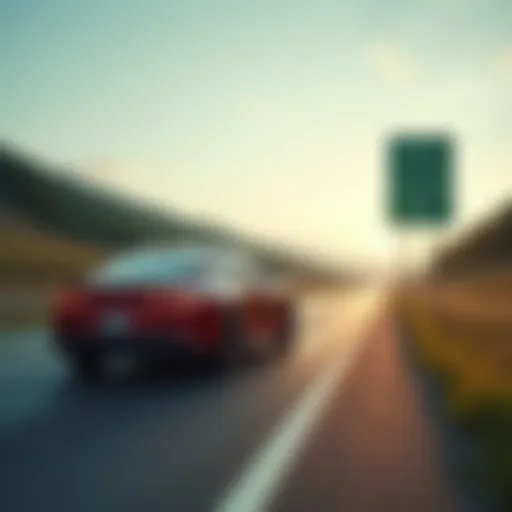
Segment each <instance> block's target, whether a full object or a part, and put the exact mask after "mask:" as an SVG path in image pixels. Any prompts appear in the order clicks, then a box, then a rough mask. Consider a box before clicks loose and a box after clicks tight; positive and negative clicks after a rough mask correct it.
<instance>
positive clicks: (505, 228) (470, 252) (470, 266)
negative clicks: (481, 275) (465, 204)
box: [434, 201, 512, 275]
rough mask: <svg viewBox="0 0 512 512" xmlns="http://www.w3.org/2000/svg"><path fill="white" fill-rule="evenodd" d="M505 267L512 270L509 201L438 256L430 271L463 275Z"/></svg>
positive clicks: (511, 202) (510, 210) (511, 224)
mask: <svg viewBox="0 0 512 512" xmlns="http://www.w3.org/2000/svg"><path fill="white" fill-rule="evenodd" d="M509 265H510V267H511V268H512V201H510V202H509V203H508V204H506V205H505V206H504V207H502V208H500V209H499V211H498V212H496V213H495V214H494V215H493V216H492V217H490V218H488V219H486V220H485V221H483V222H482V223H480V224H479V225H478V226H476V227H475V228H474V229H472V230H471V231H470V232H469V233H468V234H467V235H466V236H465V237H463V238H462V240H460V241H459V242H458V243H455V244H453V245H452V246H451V247H448V248H446V249H445V250H444V251H443V252H442V253H441V254H440V255H439V256H438V258H437V260H436V262H435V265H434V271H435V272H442V273H443V274H445V275H446V274H449V275H453V274H466V273H468V272H472V271H488V270H492V269H493V268H497V267H500V268H504V267H507V266H509Z"/></svg>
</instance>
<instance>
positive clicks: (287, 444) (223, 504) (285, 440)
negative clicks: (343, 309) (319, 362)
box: [213, 325, 364, 512]
mask: <svg viewBox="0 0 512 512" xmlns="http://www.w3.org/2000/svg"><path fill="white" fill-rule="evenodd" d="M358 327H359V329H357V332H356V333H355V334H356V335H355V336H354V337H353V338H352V340H351V342H350V344H349V347H347V350H348V353H347V352H345V355H344V357H340V358H337V359H336V360H335V361H334V362H333V363H331V364H330V365H329V366H328V368H327V370H326V371H324V372H323V373H322V374H321V375H320V376H319V377H317V378H316V379H315V380H314V381H313V382H312V383H311V384H310V385H309V386H308V388H307V389H306V391H305V392H304V393H303V394H302V395H301V396H300V397H299V399H298V400H297V402H295V404H294V405H293V407H292V409H291V411H290V413H289V414H288V415H287V416H285V419H284V421H283V422H282V423H280V424H278V425H277V427H276V428H275V429H274V430H273V431H272V433H271V435H270V437H269V438H268V439H267V440H266V441H265V442H264V444H263V445H262V447H261V448H260V449H259V450H258V452H257V453H256V455H255V457H254V458H253V459H252V460H251V461H250V463H249V465H248V466H247V468H246V469H245V471H243V472H242V473H241V475H240V477H239V478H236V479H235V480H234V481H233V482H232V483H231V485H230V486H229V487H228V489H227V492H226V493H225V495H224V496H222V497H221V499H220V501H219V502H218V504H217V505H216V506H215V507H214V509H213V512H263V511H264V510H265V507H266V506H267V505H268V504H269V503H270V502H271V500H272V499H273V497H274V495H275V493H276V492H277V490H278V488H279V485H280V484H281V483H282V482H283V480H284V478H286V475H287V474H288V472H289V471H290V469H291V468H292V466H293V463H294V462H295V460H296V459H297V457H298V455H299V453H300V450H301V448H302V447H303V446H304V444H305V442H306V440H307V438H308V435H309V434H310V433H311V431H312V429H313V427H314V426H315V423H316V421H317V420H318V419H319V418H320V417H321V415H322V412H323V411H324V410H325V408H326V406H327V405H328V399H329V398H330V397H331V395H332V393H333V391H334V390H335V388H336V385H337V384H338V383H339V382H342V381H343V380H344V379H345V378H346V377H347V375H348V373H349V370H350V368H351V366H352V363H353V362H354V361H355V360H356V359H357V358H356V353H357V351H358V350H360V349H361V348H362V346H363V341H364V338H361V334H362V332H360V329H362V327H364V325H359V326H358Z"/></svg>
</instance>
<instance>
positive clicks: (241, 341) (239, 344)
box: [214, 311, 248, 373]
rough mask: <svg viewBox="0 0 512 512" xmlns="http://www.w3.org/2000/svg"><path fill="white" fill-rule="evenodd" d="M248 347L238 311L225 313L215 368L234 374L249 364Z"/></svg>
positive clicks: (215, 358)
mask: <svg viewBox="0 0 512 512" xmlns="http://www.w3.org/2000/svg"><path fill="white" fill-rule="evenodd" d="M247 356H248V354H247V347H246V344H245V330H244V326H243V322H242V319H241V317H240V315H239V314H237V312H236V311H230V312H227V313H225V315H224V320H223V328H222V336H221V341H220V344H219V347H218V349H217V352H216V354H215V356H214V366H215V368H216V369H218V370H220V371H221V372H223V373H234V372H236V371H238V370H239V369H241V368H242V367H243V366H244V365H245V363H246V362H247Z"/></svg>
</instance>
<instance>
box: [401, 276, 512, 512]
mask: <svg viewBox="0 0 512 512" xmlns="http://www.w3.org/2000/svg"><path fill="white" fill-rule="evenodd" d="M395 306H396V308H397V309H398V310H399V311H400V312H401V313H402V315H403V318H404V319H405V321H406V323H407V324H408V325H409V327H410V330H411V342H412V343H413V346H414V349H415V352H416V354H417V356H418V358H419V359H420V361H422V362H423V363H424V365H425V366H426V367H428V368H430V369H431V370H432V371H433V372H434V373H436V374H438V375H439V376H440V378H441V382H442V383H443V389H444V393H445V398H446V404H447V406H448V408H449V410H450V411H451V414H452V416H453V418H454V419H455V420H456V421H457V422H458V423H459V424H460V425H466V426H468V425H471V426H472V427H471V428H472V431H473V436H474V439H475V442H476V443H478V444H479V445H480V446H481V447H482V448H483V453H484V460H483V461H482V463H481V464H480V465H479V467H478V469H479V479H480V480H482V481H483V482H484V484H485V485H486V486H487V487H488V488H489V489H491V490H492V491H493V492H496V493H497V494H499V495H500V496H501V497H502V498H503V500H504V501H505V502H506V503H507V506H510V507H512V274H511V275H508V274H506V275H503V277H502V278H501V279H495V280H494V281H490V280H489V281H487V282H486V281H481V282H479V283H475V282H473V283H470V282H468V283H463V284H458V285H456V286H455V285H450V286H448V285H446V286H442V285H440V286H437V287H436V288H435V289H428V288H427V287H426V286H425V285H422V286H421V287H420V286H418V287H417V288H416V289H415V290H407V291H405V292H403V293H402V294H401V295H400V296H399V297H398V299H397V302H396V304H395Z"/></svg>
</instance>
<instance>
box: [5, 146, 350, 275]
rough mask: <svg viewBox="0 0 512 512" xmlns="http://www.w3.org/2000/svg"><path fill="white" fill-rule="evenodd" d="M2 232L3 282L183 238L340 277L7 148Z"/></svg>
mask: <svg viewBox="0 0 512 512" xmlns="http://www.w3.org/2000/svg"><path fill="white" fill-rule="evenodd" d="M0 229H1V234H2V242H1V244H2V251H1V253H2V256H0V278H1V275H3V276H11V277H12V278H14V276H15V275H17V276H18V277H19V278H23V279H31V277H29V276H32V277H34V275H35V274H38V275H39V274H41V275H43V274H44V275H49V274H54V273H58V272H59V271H62V272H63V274H66V275H71V276H74V275H75V274H76V272H77V271H79V270H80V269H82V268H86V267H88V265H89V264H90V262H93V261H96V259H97V258H98V257H99V255H100V254H105V253H106V252H109V251H111V250H118V249H124V248H128V247H130V246H134V245H139V244H145V243H152V242H174V241H184V240H197V241H203V242H213V243H229V244H234V245H236V246H239V247H243V248H245V249H249V250H250V251H251V252H253V253H254V254H256V255H257V256H258V257H259V258H260V260H261V261H263V262H265V263H266V264H268V265H269V266H271V267H274V268H282V269H286V270H290V271H292V272H294V273H299V274H300V275H302V276H304V275H307V276H309V277H311V278H313V279H314V280H321V281H330V280H332V279H336V280H338V279H339V278H341V279H343V278H344V277H345V275H344V273H342V272H340V271H339V269H332V268H329V267H327V266H326V265H323V264H321V263H318V262H312V261H311V260H310V259H309V258H307V257H305V256H304V255H301V254H297V253H296V251H295V252H294V251H291V250H287V249H285V248H282V247H278V248H276V247H269V246H268V244H266V243H263V242H262V241H259V240H252V239H250V238H249V237H246V236H244V235H242V234H240V233H235V232H234V231H232V230H230V229H229V228H228V227H226V226H213V225H211V224H208V223H206V222H200V221H197V220H192V219H189V218H186V217H185V216H183V215H181V214H179V213H178V212H175V211H172V210H171V211H168V210H161V209H158V208H156V207H155V208H150V207H148V206H146V205H143V204H141V203H137V202H135V201H134V200H133V199H131V198H130V199H128V198H127V197H124V196H122V195H120V194H117V193H115V192H113V191H107V190H104V189H102V188H99V187H94V186H92V185H91V184H90V183H88V182H86V181H84V180H80V179H79V178H78V177H76V176H75V175H72V174H70V173H65V172H59V170H56V169H53V168H50V167H49V166H47V165H44V164H43V163H41V161H40V160H39V159H37V158H34V157H32V156H29V155H27V154H26V153H25V152H21V151H19V150H13V149H12V148H7V149H5V148H4V150H3V151H2V152H1V154H0ZM43 267H44V269H46V270H43ZM50 269H53V270H50Z"/></svg>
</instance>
